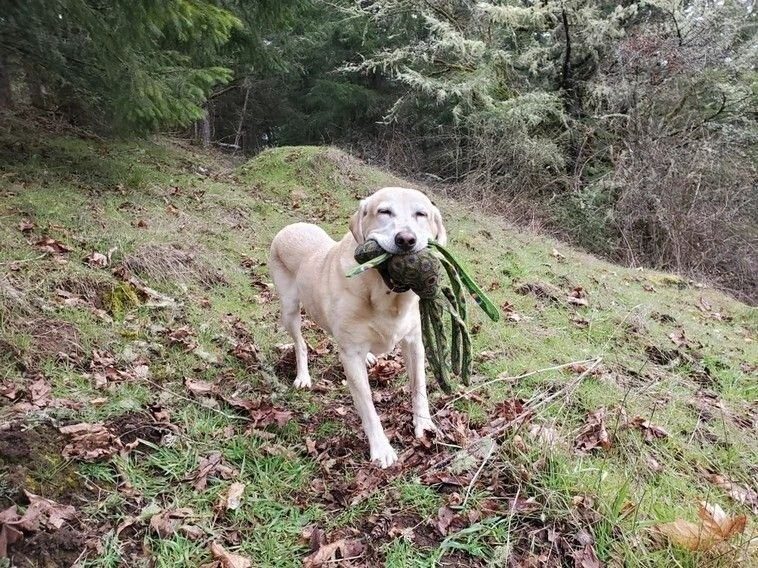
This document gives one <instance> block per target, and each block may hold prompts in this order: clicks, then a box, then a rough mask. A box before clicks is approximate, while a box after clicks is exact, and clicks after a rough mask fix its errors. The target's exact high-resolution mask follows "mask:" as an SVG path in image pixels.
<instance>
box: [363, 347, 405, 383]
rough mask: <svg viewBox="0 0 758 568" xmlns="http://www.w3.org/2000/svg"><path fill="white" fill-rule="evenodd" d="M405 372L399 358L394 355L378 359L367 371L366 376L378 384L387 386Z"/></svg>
mask: <svg viewBox="0 0 758 568" xmlns="http://www.w3.org/2000/svg"><path fill="white" fill-rule="evenodd" d="M404 370H405V365H404V364H403V362H402V360H401V359H400V357H399V356H397V355H394V354H389V355H384V356H382V357H379V358H378V359H377V361H376V364H375V365H373V366H372V367H371V368H370V369H369V370H368V376H369V377H371V378H372V379H375V380H376V381H377V382H378V383H380V384H387V383H388V382H389V381H391V380H393V379H394V378H395V377H397V376H398V375H399V374H400V373H402V372H403V371H404Z"/></svg>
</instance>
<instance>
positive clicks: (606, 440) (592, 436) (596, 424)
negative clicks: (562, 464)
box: [574, 408, 611, 454]
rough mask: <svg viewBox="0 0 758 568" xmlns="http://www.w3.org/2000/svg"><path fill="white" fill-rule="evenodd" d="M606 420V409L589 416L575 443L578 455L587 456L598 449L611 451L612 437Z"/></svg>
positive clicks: (591, 413)
mask: <svg viewBox="0 0 758 568" xmlns="http://www.w3.org/2000/svg"><path fill="white" fill-rule="evenodd" d="M605 418H606V410H605V408H600V409H598V410H596V411H594V412H590V413H589V414H588V415H587V418H586V420H585V423H584V427H583V428H582V430H581V431H580V432H579V435H578V436H577V438H576V441H575V442H574V448H575V449H576V451H577V452H578V453H580V454H587V453H589V452H591V451H593V450H596V449H603V450H607V449H610V447H611V437H610V435H609V434H608V430H607V428H606V425H605Z"/></svg>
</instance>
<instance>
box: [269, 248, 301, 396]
mask: <svg viewBox="0 0 758 568" xmlns="http://www.w3.org/2000/svg"><path fill="white" fill-rule="evenodd" d="M269 269H270V271H271V276H272V278H273V279H274V284H275V285H276V290H277V292H279V300H280V302H281V306H282V314H281V322H282V325H283V326H284V329H286V330H287V333H289V334H290V336H291V337H292V340H293V341H294V342H295V361H296V362H297V377H296V378H295V382H294V386H295V387H297V388H310V386H311V383H312V381H311V375H310V373H309V372H308V345H307V344H306V343H305V339H304V338H303V332H302V330H301V325H302V318H301V317H300V297H299V296H298V291H297V283H296V282H295V278H294V277H293V275H292V274H291V273H290V272H289V270H288V269H287V268H286V267H285V266H283V265H282V263H281V262H280V261H279V260H278V258H276V256H275V255H272V257H271V259H270V261H269Z"/></svg>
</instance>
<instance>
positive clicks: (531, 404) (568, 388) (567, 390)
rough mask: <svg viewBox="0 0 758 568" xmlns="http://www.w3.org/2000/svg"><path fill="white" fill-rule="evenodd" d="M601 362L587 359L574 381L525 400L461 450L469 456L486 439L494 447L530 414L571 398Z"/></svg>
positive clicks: (442, 463)
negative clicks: (521, 407)
mask: <svg viewBox="0 0 758 568" xmlns="http://www.w3.org/2000/svg"><path fill="white" fill-rule="evenodd" d="M602 360H603V359H602V358H601V357H596V358H595V359H588V360H587V361H592V364H591V365H590V366H589V367H587V369H585V370H584V371H583V372H582V373H581V374H580V375H578V376H577V377H576V378H575V379H573V380H572V381H570V382H568V383H566V384H565V385H564V386H563V387H562V388H560V389H558V390H557V391H555V392H554V393H553V394H551V395H549V396H546V397H544V398H540V396H539V395H535V396H533V397H532V398H530V399H529V400H527V401H526V402H525V403H524V410H523V411H522V412H521V413H519V414H518V415H517V416H515V417H514V418H513V419H512V420H509V421H508V422H506V423H505V424H502V425H501V426H499V427H497V428H496V429H495V430H493V431H492V432H489V433H488V434H487V436H485V437H484V438H482V439H480V440H477V441H476V442H474V443H473V444H471V445H470V446H468V447H467V448H463V451H465V452H466V453H468V454H469V455H472V453H473V451H474V450H478V449H479V448H480V447H481V445H482V442H484V440H486V439H488V438H489V439H490V440H491V441H492V442H493V447H494V442H495V441H496V440H497V439H498V438H499V437H500V436H501V435H502V434H503V433H505V431H506V430H508V429H510V428H511V427H513V426H514V425H516V426H519V427H520V426H521V425H522V424H523V423H524V422H525V420H526V418H527V417H529V416H530V415H532V414H534V415H536V414H537V412H538V411H539V410H541V409H542V408H544V407H545V406H547V405H548V404H550V403H551V402H553V401H554V400H555V399H557V398H559V397H561V396H571V394H573V392H574V391H575V390H576V388H577V387H578V386H579V384H580V383H581V382H582V381H583V380H584V378H585V377H587V375H589V374H590V373H592V371H594V370H595V369H596V368H597V366H598V365H599V364H600V363H601V362H602ZM572 364H574V363H567V364H566V365H560V366H558V367H557V368H563V367H567V366H569V365H572ZM542 371H544V369H540V370H538V371H533V372H532V373H527V374H526V375H525V376H530V375H533V374H537V373H539V372H542ZM456 455H457V454H453V455H451V456H446V457H445V458H443V459H441V460H439V461H438V462H436V463H434V464H432V465H431V466H430V467H429V469H430V470H433V469H439V468H441V467H444V466H446V465H447V464H449V463H450V462H451V461H453V459H454V458H455V456H456ZM485 461H486V460H485ZM483 465H484V463H482V466H483Z"/></svg>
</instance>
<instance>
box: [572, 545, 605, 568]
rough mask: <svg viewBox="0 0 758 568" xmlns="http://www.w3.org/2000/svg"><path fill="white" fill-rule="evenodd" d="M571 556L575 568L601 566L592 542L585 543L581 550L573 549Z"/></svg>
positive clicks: (598, 567) (597, 567) (599, 567)
mask: <svg viewBox="0 0 758 568" xmlns="http://www.w3.org/2000/svg"><path fill="white" fill-rule="evenodd" d="M572 556H573V557H574V566H575V567H576V568H601V566H602V563H601V562H600V559H599V558H598V557H597V553H596V552H595V547H594V546H592V543H587V544H585V545H584V548H582V549H581V550H576V551H574V553H573V554H572Z"/></svg>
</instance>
